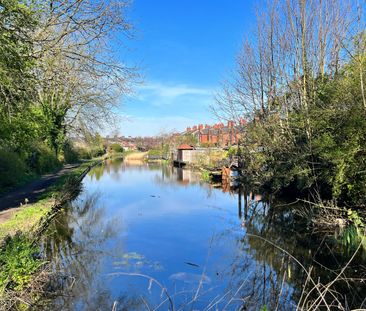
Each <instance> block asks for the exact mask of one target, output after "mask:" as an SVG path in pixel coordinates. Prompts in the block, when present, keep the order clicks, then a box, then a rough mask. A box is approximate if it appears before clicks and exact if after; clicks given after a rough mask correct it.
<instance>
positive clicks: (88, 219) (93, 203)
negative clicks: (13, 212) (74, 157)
mask: <svg viewBox="0 0 366 311" xmlns="http://www.w3.org/2000/svg"><path fill="white" fill-rule="evenodd" d="M98 198H99V196H98V194H94V195H91V196H88V197H87V198H86V199H85V201H84V202H80V201H79V202H76V203H74V204H70V205H69V206H68V207H67V208H65V210H64V211H62V212H61V213H60V214H59V215H58V216H57V218H56V219H55V221H54V222H53V223H52V225H51V226H50V228H49V229H48V233H47V235H46V236H45V238H44V239H43V248H44V251H45V253H46V255H47V257H48V258H50V259H51V258H52V259H53V260H52V264H53V270H54V271H55V272H57V277H56V278H55V280H54V283H53V284H51V285H50V291H55V293H54V294H55V295H56V298H54V297H50V298H51V299H50V300H48V301H43V302H42V304H41V305H39V306H38V308H39V309H40V310H77V309H79V308H82V310H111V309H112V305H113V302H114V301H118V304H117V308H116V309H115V310H135V309H137V308H138V307H139V306H140V305H141V299H138V300H137V299H135V298H133V297H130V296H126V295H120V296H119V297H117V298H115V297H113V295H112V293H111V292H110V291H109V290H108V289H106V288H105V286H104V284H103V283H102V281H101V279H99V278H98V277H97V275H98V274H100V273H101V272H102V264H103V262H102V260H103V258H105V256H112V255H113V256H118V254H120V253H123V245H118V247H116V245H114V246H115V247H114V248H113V249H111V248H109V249H108V247H106V246H105V245H103V244H105V243H106V242H107V241H109V240H111V239H113V237H114V236H115V235H116V233H118V232H120V231H121V230H122V228H121V222H120V221H119V220H118V219H115V218H108V217H106V215H105V210H106V209H105V207H101V206H99V205H98ZM106 219H107V220H106ZM71 297H72V299H71ZM81 301H82V303H80V302H81ZM79 304H80V305H79ZM81 305H82V307H81Z"/></svg>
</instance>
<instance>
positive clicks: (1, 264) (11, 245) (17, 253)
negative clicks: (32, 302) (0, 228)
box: [0, 233, 43, 291]
mask: <svg viewBox="0 0 366 311" xmlns="http://www.w3.org/2000/svg"><path fill="white" fill-rule="evenodd" d="M39 251H40V250H39V247H37V246H34V245H33V244H32V241H31V240H30V239H29V238H28V237H26V236H25V235H24V234H21V233H17V234H16V235H15V236H14V237H12V238H11V237H8V238H6V239H5V241H4V245H3V247H2V249H1V251H0V290H1V291H3V290H4V289H5V288H8V289H14V290H22V289H23V288H24V287H25V286H26V285H27V284H28V283H29V282H30V281H31V279H32V276H33V274H34V273H35V272H37V271H38V270H39V268H40V267H41V266H42V265H43V261H42V260H40V259H39V258H38V254H39Z"/></svg>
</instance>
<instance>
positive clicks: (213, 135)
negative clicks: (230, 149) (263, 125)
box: [183, 119, 246, 147]
mask: <svg viewBox="0 0 366 311" xmlns="http://www.w3.org/2000/svg"><path fill="white" fill-rule="evenodd" d="M245 125H246V121H245V120H244V119H241V120H240V122H239V124H235V122H234V121H228V123H227V125H226V126H225V125H224V124H223V123H217V124H215V125H213V126H211V125H207V124H206V125H205V126H203V124H199V125H195V126H193V127H187V129H186V131H185V132H184V133H183V134H191V135H193V136H194V137H196V138H197V141H198V142H199V144H200V145H212V146H217V147H227V146H233V145H236V144H238V141H239V139H240V138H241V136H242V134H243V128H244V127H245Z"/></svg>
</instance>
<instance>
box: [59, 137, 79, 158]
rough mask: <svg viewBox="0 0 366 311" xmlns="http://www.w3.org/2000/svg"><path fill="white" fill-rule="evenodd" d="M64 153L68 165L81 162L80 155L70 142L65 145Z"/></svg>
mask: <svg viewBox="0 0 366 311" xmlns="http://www.w3.org/2000/svg"><path fill="white" fill-rule="evenodd" d="M63 153H64V160H65V162H66V163H75V162H78V161H79V154H78V152H77V150H76V149H75V148H74V147H73V146H72V144H71V143H70V142H66V143H65V145H64V148H63Z"/></svg>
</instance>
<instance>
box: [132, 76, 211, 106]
mask: <svg viewBox="0 0 366 311" xmlns="http://www.w3.org/2000/svg"><path fill="white" fill-rule="evenodd" d="M214 93H215V90H214V89H213V88H208V87H195V86H189V85H186V84H175V85H173V84H163V83H159V82H153V83H148V84H146V85H143V86H141V87H140V88H139V90H138V96H137V98H138V99H139V100H140V101H146V102H148V103H150V104H151V105H153V106H158V107H159V106H164V105H173V104H174V103H177V101H178V100H183V99H192V98H195V99H197V100H199V101H200V102H202V101H203V100H204V101H205V102H208V101H209V100H211V99H212V98H213V95H214Z"/></svg>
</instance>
